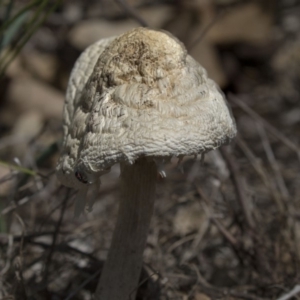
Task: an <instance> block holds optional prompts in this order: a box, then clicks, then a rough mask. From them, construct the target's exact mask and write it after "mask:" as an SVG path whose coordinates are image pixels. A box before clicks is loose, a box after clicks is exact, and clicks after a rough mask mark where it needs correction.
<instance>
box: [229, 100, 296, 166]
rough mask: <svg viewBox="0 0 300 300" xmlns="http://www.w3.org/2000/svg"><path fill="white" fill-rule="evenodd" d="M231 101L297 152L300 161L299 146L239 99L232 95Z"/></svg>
mask: <svg viewBox="0 0 300 300" xmlns="http://www.w3.org/2000/svg"><path fill="white" fill-rule="evenodd" d="M229 99H230V102H232V103H234V104H236V105H237V106H238V107H240V108H241V109H242V110H243V111H245V112H246V113H247V114H248V115H249V116H251V117H252V118H253V119H255V120H257V121H258V122H260V123H261V124H263V125H264V127H265V128H266V129H267V130H268V131H269V132H270V133H271V134H273V135H274V136H275V137H276V138H277V139H279V140H280V141H281V142H282V143H284V144H285V145H286V146H287V147H288V148H289V149H291V150H293V151H294V152H296V154H297V156H298V159H299V161H300V148H299V146H298V145H296V144H295V143H294V142H292V141H291V140H290V139H288V138H287V137H285V136H284V135H283V134H282V133H281V132H280V131H279V130H278V129H277V128H275V127H274V126H273V125H271V124H270V123H269V122H268V121H266V120H265V119H264V118H263V117H261V116H260V115H259V114H258V113H256V112H255V111H254V110H253V109H252V108H250V107H249V106H248V105H247V104H246V103H245V102H243V101H241V100H240V99H239V98H238V97H236V96H233V95H232V94H231V95H229Z"/></svg>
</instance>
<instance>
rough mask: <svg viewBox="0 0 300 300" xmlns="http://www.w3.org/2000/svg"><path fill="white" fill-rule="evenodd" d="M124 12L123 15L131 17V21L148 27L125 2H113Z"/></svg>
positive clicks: (121, 0)
mask: <svg viewBox="0 0 300 300" xmlns="http://www.w3.org/2000/svg"><path fill="white" fill-rule="evenodd" d="M115 1H116V2H117V3H118V4H119V5H120V6H121V7H122V8H123V10H124V11H125V13H126V14H127V15H128V16H129V17H131V18H132V19H134V20H136V21H137V22H138V23H139V24H140V25H141V26H143V27H149V25H148V24H147V22H146V21H145V20H144V19H143V18H141V16H139V14H138V13H137V12H136V10H135V9H133V8H132V7H131V6H130V5H129V4H128V3H127V1H126V0H115Z"/></svg>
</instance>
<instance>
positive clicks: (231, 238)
mask: <svg viewBox="0 0 300 300" xmlns="http://www.w3.org/2000/svg"><path fill="white" fill-rule="evenodd" d="M196 190H197V192H198V194H199V195H200V196H201V198H202V199H203V200H204V201H205V203H207V204H208V203H210V202H211V201H209V199H208V198H207V197H206V195H205V194H204V193H203V191H202V190H201V189H200V188H199V187H198V186H196ZM202 204H203V203H202ZM203 208H204V209H205V210H206V212H207V214H208V215H209V218H210V219H211V221H212V222H213V223H214V224H215V225H216V227H217V228H218V230H219V231H220V233H221V234H222V235H223V236H224V238H225V239H226V240H227V241H228V242H229V243H230V244H231V245H232V246H233V247H234V248H235V249H236V248H238V245H239V242H238V241H237V240H236V238H235V237H234V236H233V235H232V234H231V233H230V232H229V231H228V230H227V229H226V228H225V227H224V226H223V224H222V223H221V222H220V221H219V220H217V219H216V218H215V217H214V216H213V215H212V214H211V213H210V212H209V210H208V207H207V206H203Z"/></svg>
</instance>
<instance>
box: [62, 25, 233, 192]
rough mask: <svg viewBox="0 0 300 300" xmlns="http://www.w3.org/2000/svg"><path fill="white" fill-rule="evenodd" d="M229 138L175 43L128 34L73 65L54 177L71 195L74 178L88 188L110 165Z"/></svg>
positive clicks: (152, 34)
mask: <svg viewBox="0 0 300 300" xmlns="http://www.w3.org/2000/svg"><path fill="white" fill-rule="evenodd" d="M235 135H236V127H235V122H234V119H233V118H232V116H231V114H230V111H229V109H228V107H227V104H226V101H225V99H224V97H223V95H222V93H221V92H220V91H219V89H218V87H217V86H216V84H215V83H214V82H213V81H212V80H210V79H208V78H207V74H206V71H205V70H204V69H203V67H201V66H200V65H199V64H198V63H197V62H196V61H195V60H194V59H193V58H192V57H191V56H189V55H188V54H187V52H186V49H185V48H184V46H183V45H182V43H180V42H179V41H178V40H177V39H176V38H175V37H173V36H171V35H170V34H168V33H165V32H160V31H154V30H149V29H145V28H136V29H134V30H132V31H130V32H128V33H125V34H123V35H121V36H119V37H115V38H111V39H105V40H101V41H99V42H97V43H96V44H94V45H92V46H90V47H89V48H88V49H87V50H86V51H85V52H84V53H83V54H82V55H81V57H80V58H79V60H78V61H77V63H76V65H75V67H74V70H73V71H72V74H71V78H70V82H69V87H68V91H67V96H66V103H65V109H64V142H63V149H62V154H61V158H60V160H59V163H58V166H57V174H58V177H59V179H60V180H61V181H62V183H64V184H65V185H67V186H71V187H77V188H78V185H80V183H79V181H78V180H77V179H78V176H77V179H76V177H75V175H74V174H75V173H76V172H79V174H80V176H83V177H84V178H83V181H85V182H88V183H92V182H93V181H94V180H95V178H97V177H98V176H100V175H101V174H103V173H104V172H106V171H107V170H108V169H109V168H110V167H111V166H112V165H114V164H115V163H118V162H125V163H126V162H127V163H130V164H131V163H134V161H135V160H137V159H138V158H139V157H149V158H150V159H151V158H166V157H172V156H175V157H179V156H183V155H194V154H199V153H204V152H207V151H209V150H212V149H216V148H217V147H219V146H220V145H222V144H224V143H226V142H229V141H230V140H231V139H232V138H233V137H234V136H235ZM81 179H82V178H81Z"/></svg>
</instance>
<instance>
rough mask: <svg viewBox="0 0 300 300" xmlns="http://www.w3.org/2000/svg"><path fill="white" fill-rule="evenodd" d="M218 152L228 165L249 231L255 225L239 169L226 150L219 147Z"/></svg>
mask: <svg viewBox="0 0 300 300" xmlns="http://www.w3.org/2000/svg"><path fill="white" fill-rule="evenodd" d="M220 151H221V153H222V156H223V157H224V159H225V161H226V163H227V165H228V168H229V170H230V173H231V176H232V180H233V183H234V186H235V190H236V193H237V198H238V200H239V202H240V204H241V207H242V210H243V212H244V215H245V218H246V222H247V225H248V226H249V227H250V228H251V229H254V228H255V223H254V220H253V218H252V215H251V211H250V208H249V205H248V203H249V199H247V196H246V192H245V189H244V185H243V182H242V181H241V177H242V175H241V173H240V170H239V167H238V165H237V164H236V162H235V160H234V158H233V156H232V155H231V154H230V153H229V151H228V150H227V148H225V147H221V148H220Z"/></svg>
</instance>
